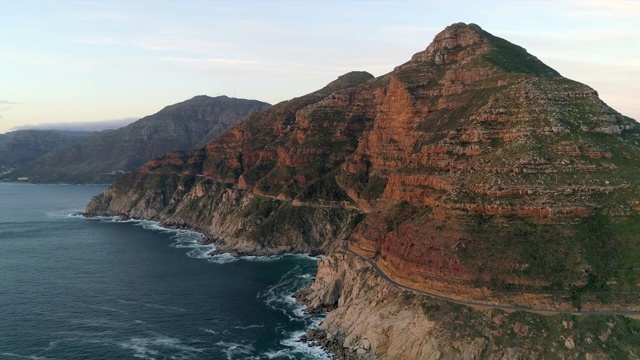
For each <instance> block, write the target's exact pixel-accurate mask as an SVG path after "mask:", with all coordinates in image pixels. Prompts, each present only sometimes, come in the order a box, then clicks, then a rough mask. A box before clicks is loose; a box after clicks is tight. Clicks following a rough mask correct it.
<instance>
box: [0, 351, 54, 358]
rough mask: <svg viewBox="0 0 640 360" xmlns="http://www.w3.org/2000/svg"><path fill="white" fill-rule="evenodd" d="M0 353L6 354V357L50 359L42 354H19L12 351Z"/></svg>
mask: <svg viewBox="0 0 640 360" xmlns="http://www.w3.org/2000/svg"><path fill="white" fill-rule="evenodd" d="M0 355H2V356H8V357H12V358H16V359H30V360H49V359H51V358H48V357H42V356H37V355H19V354H14V353H10V352H3V353H0Z"/></svg>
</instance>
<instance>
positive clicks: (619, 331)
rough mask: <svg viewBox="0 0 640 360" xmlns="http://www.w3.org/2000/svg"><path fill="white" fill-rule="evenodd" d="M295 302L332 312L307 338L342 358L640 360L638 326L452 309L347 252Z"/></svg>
mask: <svg viewBox="0 0 640 360" xmlns="http://www.w3.org/2000/svg"><path fill="white" fill-rule="evenodd" d="M297 297H298V299H299V300H301V301H303V302H305V303H307V304H308V308H307V309H308V310H312V311H313V310H319V309H321V310H331V312H330V313H329V314H328V315H327V317H326V319H325V320H324V322H323V323H322V325H320V327H319V328H318V329H316V330H311V331H310V332H309V334H307V336H306V339H307V341H308V342H310V343H312V344H320V345H322V346H323V347H325V348H327V349H329V350H330V351H332V352H333V353H335V354H338V356H339V358H341V359H398V360H401V359H496V360H497V359H504V360H507V359H590V360H596V359H616V358H621V359H622V358H637V357H638V353H637V351H638V345H637V344H638V343H639V341H640V335H639V334H640V333H638V332H637V329H640V324H639V322H638V321H637V320H631V319H628V318H624V317H622V316H620V315H615V316H614V315H611V316H596V315H567V314H559V315H552V316H547V315H539V314H534V313H526V312H504V311H501V310H487V309H474V308H470V307H466V306H462V305H457V304H451V303H449V302H445V301H442V300H438V299H434V298H432V297H429V296H424V295H419V294H416V293H414V292H410V291H406V290H403V289H400V288H398V287H396V286H393V285H391V284H389V283H388V282H387V281H385V280H383V279H381V278H380V277H379V276H378V274H377V273H376V272H375V271H373V269H372V268H371V266H369V264H367V263H366V262H364V261H363V260H361V259H359V258H358V257H357V256H354V255H350V254H345V253H337V254H334V255H331V256H329V257H327V258H325V259H323V260H320V262H319V267H318V274H317V278H316V280H315V282H314V284H313V285H312V286H311V287H310V288H309V289H305V290H303V291H302V292H300V293H298V294H297Z"/></svg>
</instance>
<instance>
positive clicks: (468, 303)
mask: <svg viewBox="0 0 640 360" xmlns="http://www.w3.org/2000/svg"><path fill="white" fill-rule="evenodd" d="M346 250H347V251H348V252H349V253H350V254H352V255H355V256H357V257H359V258H360V259H362V260H364V261H366V262H368V263H369V265H371V266H372V267H373V269H374V270H375V271H376V272H377V273H378V275H380V277H382V278H383V279H384V280H386V281H387V282H388V283H390V284H392V285H395V286H397V287H400V288H402V289H405V290H409V291H413V292H417V293H419V294H422V295H427V296H430V297H433V298H436V299H440V300H444V301H447V302H450V303H454V304H460V305H466V306H472V307H476V308H483V309H498V310H505V311H527V312H532V313H538V314H546V315H554V314H572V315H625V316H640V311H633V310H602V311H570V310H558V309H550V308H532V307H521V306H511V305H500V304H492V303H484V302H479V301H464V300H458V299H454V298H451V297H448V296H444V295H440V294H436V293H432V292H429V291H425V290H420V289H416V288H413V287H410V286H407V285H403V284H401V283H399V282H397V281H395V280H393V279H391V278H390V277H389V276H387V274H385V273H384V272H383V271H382V270H381V269H380V268H379V267H378V265H377V264H376V262H375V261H373V260H371V259H369V258H366V257H364V256H362V255H360V254H358V253H356V252H354V251H353V250H351V249H349V247H348V245H347V246H346Z"/></svg>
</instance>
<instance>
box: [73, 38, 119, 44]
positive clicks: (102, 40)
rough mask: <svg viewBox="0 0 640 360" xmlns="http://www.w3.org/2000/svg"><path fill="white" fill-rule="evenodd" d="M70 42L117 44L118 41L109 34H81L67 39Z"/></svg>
mask: <svg viewBox="0 0 640 360" xmlns="http://www.w3.org/2000/svg"><path fill="white" fill-rule="evenodd" d="M69 41H70V42H72V43H76V44H84V45H102V46H104V45H118V44H119V42H118V41H117V40H116V39H115V38H113V37H110V36H82V37H79V38H73V39H69Z"/></svg>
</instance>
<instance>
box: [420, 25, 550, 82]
mask: <svg viewBox="0 0 640 360" xmlns="http://www.w3.org/2000/svg"><path fill="white" fill-rule="evenodd" d="M477 57H483V58H484V59H485V60H486V61H488V62H489V63H491V64H492V65H493V66H495V67H497V68H499V69H501V70H503V71H506V72H511V73H522V74H529V75H534V76H543V77H556V76H559V75H560V74H558V72H557V71H555V70H553V69H552V68H550V67H549V66H547V65H545V64H544V63H543V62H542V61H540V60H539V59H538V58H536V57H535V56H533V55H531V54H529V53H528V52H527V50H526V49H525V48H523V47H521V46H518V45H515V44H513V43H511V42H509V41H507V40H505V39H502V38H499V37H497V36H494V35H492V34H490V33H488V32H486V31H484V30H483V29H482V28H481V27H480V26H478V25H476V24H465V23H456V24H453V25H449V26H447V27H446V28H445V29H444V30H442V31H441V32H440V33H438V35H436V36H435V38H434V39H433V42H431V44H430V45H429V46H428V47H427V48H426V49H425V50H424V51H421V52H419V53H417V54H415V55H413V57H412V58H411V61H410V63H416V62H430V63H435V64H436V65H450V64H454V63H460V62H463V61H466V60H468V59H471V58H477Z"/></svg>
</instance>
